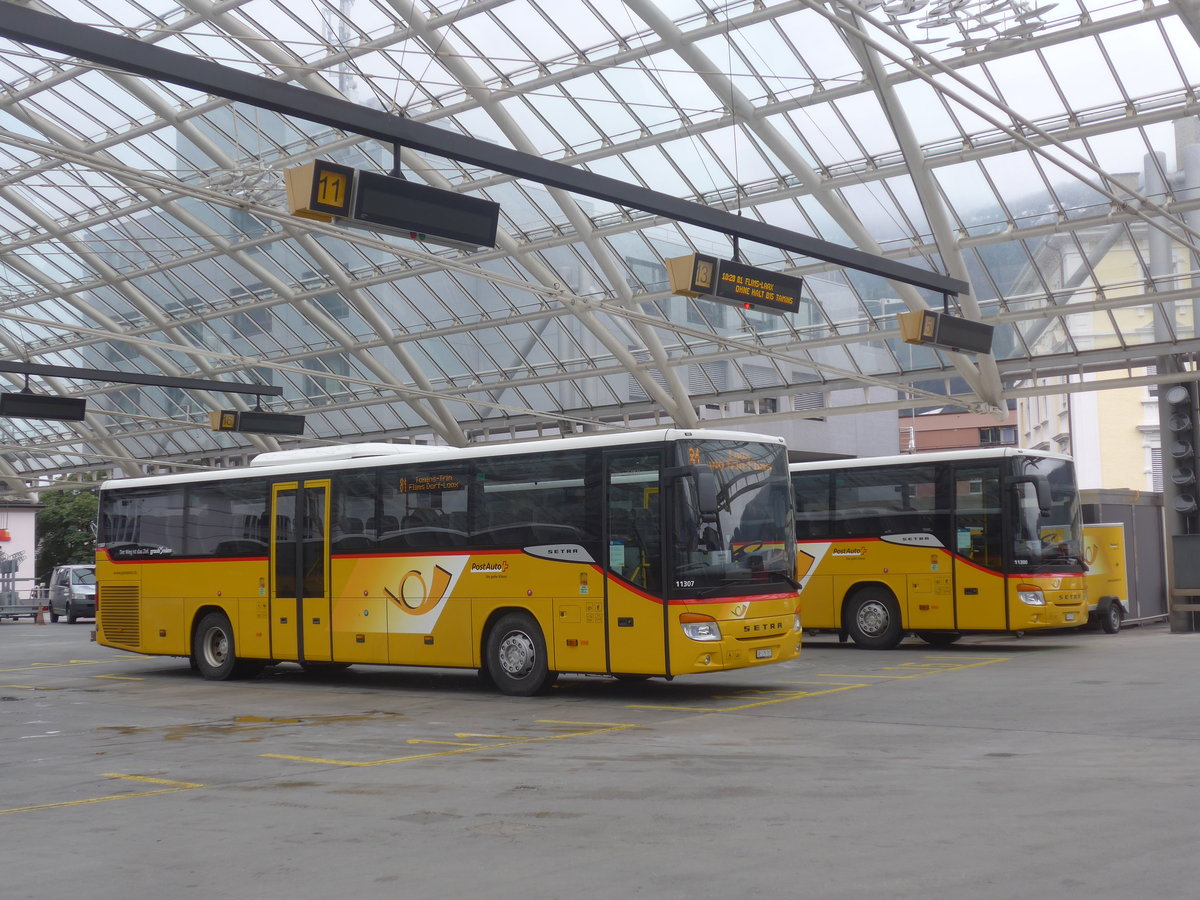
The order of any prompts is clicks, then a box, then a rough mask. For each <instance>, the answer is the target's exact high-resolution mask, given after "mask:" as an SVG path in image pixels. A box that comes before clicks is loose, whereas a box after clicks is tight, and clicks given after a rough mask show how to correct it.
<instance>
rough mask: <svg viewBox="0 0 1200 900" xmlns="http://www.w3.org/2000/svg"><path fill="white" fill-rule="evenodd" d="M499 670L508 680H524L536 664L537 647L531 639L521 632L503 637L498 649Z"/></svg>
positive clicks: (514, 632)
mask: <svg viewBox="0 0 1200 900" xmlns="http://www.w3.org/2000/svg"><path fill="white" fill-rule="evenodd" d="M498 655H499V659H500V668H501V669H503V670H504V674H505V675H507V676H508V677H509V678H524V677H526V676H527V675H528V674H529V673H530V672H532V671H533V667H534V664H535V663H536V662H537V647H536V646H535V645H534V643H533V638H531V637H530V636H529V635H527V634H526V633H525V632H523V631H510V632H509V633H508V634H506V635H504V638H503V639H502V640H501V641H500V647H499V653H498Z"/></svg>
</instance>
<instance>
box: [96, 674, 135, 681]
mask: <svg viewBox="0 0 1200 900" xmlns="http://www.w3.org/2000/svg"><path fill="white" fill-rule="evenodd" d="M92 677H93V678H111V679H112V680H113V681H145V680H146V679H145V678H134V677H133V676H132V675H93V676H92Z"/></svg>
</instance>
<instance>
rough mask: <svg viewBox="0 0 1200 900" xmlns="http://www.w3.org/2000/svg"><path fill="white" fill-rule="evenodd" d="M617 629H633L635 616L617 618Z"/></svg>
mask: <svg viewBox="0 0 1200 900" xmlns="http://www.w3.org/2000/svg"><path fill="white" fill-rule="evenodd" d="M617 627H618V628H632V627H633V616H617Z"/></svg>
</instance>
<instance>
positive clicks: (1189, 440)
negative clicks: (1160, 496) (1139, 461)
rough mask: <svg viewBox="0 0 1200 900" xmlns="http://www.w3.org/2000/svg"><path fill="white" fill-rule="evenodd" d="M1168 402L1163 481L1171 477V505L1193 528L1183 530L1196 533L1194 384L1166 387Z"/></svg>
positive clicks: (1198, 503)
mask: <svg viewBox="0 0 1200 900" xmlns="http://www.w3.org/2000/svg"><path fill="white" fill-rule="evenodd" d="M1164 399H1165V400H1166V403H1167V409H1166V410H1165V413H1166V426H1167V427H1166V434H1165V435H1164V438H1165V440H1164V441H1163V446H1164V449H1165V450H1166V454H1165V455H1166V456H1167V457H1169V458H1170V463H1169V465H1167V466H1164V472H1163V481H1164V484H1165V482H1166V480H1167V478H1170V481H1171V484H1172V486H1173V489H1172V490H1171V493H1173V494H1174V497H1173V499H1172V501H1171V505H1172V507H1173V508H1174V510H1175V512H1176V513H1178V514H1179V515H1180V516H1181V517H1182V519H1183V521H1184V522H1186V523H1188V524H1190V525H1191V526H1193V527H1189V528H1185V529H1183V530H1184V531H1185V532H1186V533H1189V534H1194V533H1196V530H1197V529H1196V528H1195V527H1194V526H1195V525H1196V524H1197V513H1200V501H1198V500H1197V497H1198V496H1200V494H1198V491H1197V484H1196V465H1197V457H1196V448H1197V446H1198V444H1197V440H1196V437H1197V432H1196V425H1197V418H1198V417H1197V408H1196V385H1195V384H1173V385H1171V386H1170V387H1168V388H1167V389H1166V393H1165V394H1164Z"/></svg>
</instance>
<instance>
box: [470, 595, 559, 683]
mask: <svg viewBox="0 0 1200 900" xmlns="http://www.w3.org/2000/svg"><path fill="white" fill-rule="evenodd" d="M484 662H485V666H486V668H487V672H488V675H490V676H491V679H492V681H493V683H495V685H496V687H498V688H499V689H500V691H501V692H502V693H505V694H508V695H510V696H513V697H530V696H532V695H534V694H537V693H540V692H541V691H543V690H545V689H546V688H547V687H549V686H550V685H551V684H553V683H554V680H555V678H556V677H557V674H558V673H557V672H551V671H550V669H549V665H548V663H547V658H546V639H545V638H544V637H543V636H542V629H541V628H539V627H538V624H537V622H536V621H534V619H533V617H532V616H529V615H527V614H526V613H508V614H507V615H504V616H501V617H500V618H499V619H498V620H497V621H496V624H495V625H493V626H492V630H491V631H489V632H488V638H487V646H486V649H485V651H484Z"/></svg>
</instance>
